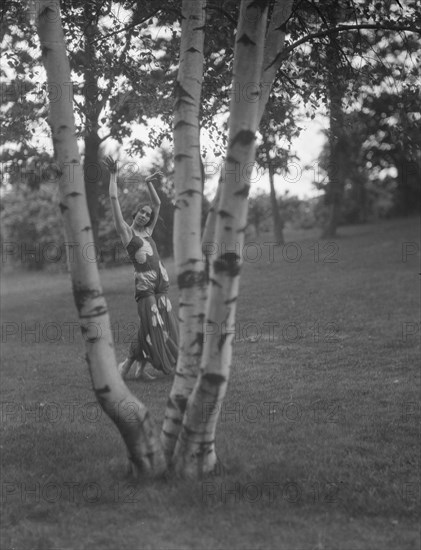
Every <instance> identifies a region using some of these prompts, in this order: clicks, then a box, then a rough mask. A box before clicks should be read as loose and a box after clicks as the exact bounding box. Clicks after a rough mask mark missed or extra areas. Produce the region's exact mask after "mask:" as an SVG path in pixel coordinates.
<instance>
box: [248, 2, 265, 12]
mask: <svg viewBox="0 0 421 550" xmlns="http://www.w3.org/2000/svg"><path fill="white" fill-rule="evenodd" d="M267 5H268V0H254V2H250V4H249V5H248V6H247V9H248V10H249V9H250V8H258V9H259V10H261V11H264V10H265V9H266V7H267Z"/></svg>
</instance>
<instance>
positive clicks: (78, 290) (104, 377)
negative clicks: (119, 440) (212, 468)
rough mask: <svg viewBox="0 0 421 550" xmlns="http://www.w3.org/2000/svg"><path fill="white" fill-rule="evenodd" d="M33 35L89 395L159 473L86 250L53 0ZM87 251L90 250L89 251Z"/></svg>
mask: <svg viewBox="0 0 421 550" xmlns="http://www.w3.org/2000/svg"><path fill="white" fill-rule="evenodd" d="M37 6H38V9H39V12H38V18H37V20H38V34H39V39H40V44H41V52H42V61H43V64H44V67H45V70H46V73H47V79H48V84H49V86H51V87H52V89H54V90H59V92H60V93H59V94H57V95H56V97H55V100H54V101H50V105H49V106H50V126H51V129H52V140H53V146H54V157H55V162H56V165H57V166H59V167H60V169H59V172H60V173H59V174H58V175H59V194H60V210H61V213H62V215H63V220H64V226H65V233H66V239H67V242H68V243H72V247H71V253H70V255H69V258H70V261H69V264H70V271H71V278H72V284H73V295H74V300H75V304H76V307H77V310H78V314H79V319H80V327H81V331H82V334H83V336H84V338H85V341H86V359H87V362H88V366H89V372H90V375H91V379H92V386H93V390H94V392H95V395H96V397H97V399H98V401H99V403H100V405H101V407H102V408H103V409H104V411H105V412H106V413H107V414H108V415H109V416H110V417H111V418H112V420H113V421H114V422H115V424H116V425H117V427H118V429H119V430H120V433H121V435H122V437H123V439H124V441H125V443H126V446H127V449H128V455H129V459H130V461H131V465H132V467H133V468H134V470H135V471H136V472H141V473H143V474H146V475H150V476H159V475H161V474H162V473H163V472H164V470H165V469H166V463H165V458H164V454H163V451H162V446H161V443H160V440H159V437H158V436H157V434H156V433H155V428H154V425H153V422H152V420H151V418H150V416H149V413H148V411H147V409H146V408H145V406H144V405H143V404H142V403H141V402H140V401H139V400H138V399H137V398H136V397H135V396H134V395H132V394H131V393H130V391H129V390H128V388H127V387H126V385H125V384H124V382H123V380H122V378H121V376H120V374H119V373H118V371H117V364H116V357H115V350H114V343H113V339H112V334H111V327H110V320H109V315H108V310H107V304H106V301H105V298H104V295H103V291H102V288H101V283H100V279H99V273H98V268H97V265H96V263H94V262H92V256H90V258H88V257H87V253H86V251H87V250H88V249H89V247H92V244H93V233H92V228H91V223H90V219H89V214H88V209H87V203H86V195H85V189H84V181H83V171H82V166H81V161H80V155H79V150H78V146H77V140H76V134H75V124H74V115H73V102H72V97H71V77H70V67H69V62H68V59H67V55H66V48H65V42H64V34H63V29H62V25H61V19H60V8H59V2H58V0H41V1H40V2H39V3H37ZM90 254H92V250H91V252H90Z"/></svg>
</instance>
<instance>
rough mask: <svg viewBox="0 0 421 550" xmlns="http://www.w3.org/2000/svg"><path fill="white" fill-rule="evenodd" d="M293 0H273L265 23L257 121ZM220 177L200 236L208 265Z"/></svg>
mask: <svg viewBox="0 0 421 550" xmlns="http://www.w3.org/2000/svg"><path fill="white" fill-rule="evenodd" d="M292 4H293V0H276V2H275V5H274V7H273V10H272V14H271V18H270V22H269V25H268V29H267V33H266V38H265V49H264V57H263V66H262V74H261V79H260V95H259V111H258V121H259V122H258V125H260V121H261V119H262V116H263V113H264V112H265V108H266V104H267V102H268V99H269V96H270V91H271V89H272V86H273V83H274V82H275V78H276V73H277V72H278V70H279V67H280V66H281V64H282V57H281V56H280V55H279V54H280V53H281V52H282V50H283V48H284V43H285V33H286V22H287V21H288V19H289V17H290V15H291V10H292ZM220 188H221V178H220V180H219V181H218V188H217V191H216V194H215V198H214V200H213V201H212V205H211V207H210V209H209V213H208V216H207V218H206V225H205V230H204V232H203V237H202V251H203V256H204V258H205V261H206V264H207V265H209V263H210V261H211V259H212V256H213V255H214V253H215V227H216V218H217V215H216V213H217V205H218V203H219V199H220V194H221V189H220Z"/></svg>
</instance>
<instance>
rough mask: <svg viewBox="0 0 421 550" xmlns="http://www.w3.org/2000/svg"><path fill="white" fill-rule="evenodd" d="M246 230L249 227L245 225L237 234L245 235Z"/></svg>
mask: <svg viewBox="0 0 421 550" xmlns="http://www.w3.org/2000/svg"><path fill="white" fill-rule="evenodd" d="M246 229H247V225H245V226H244V227H240V228H239V229H237V233H244V232H245V230H246Z"/></svg>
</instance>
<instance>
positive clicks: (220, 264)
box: [213, 252, 241, 277]
mask: <svg viewBox="0 0 421 550" xmlns="http://www.w3.org/2000/svg"><path fill="white" fill-rule="evenodd" d="M213 269H214V271H215V273H227V274H228V275H229V276H230V277H236V276H237V275H239V273H240V269H241V266H240V256H239V255H238V254H236V253H235V252H226V253H225V254H221V256H219V258H218V259H217V260H215V261H214V262H213Z"/></svg>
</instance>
